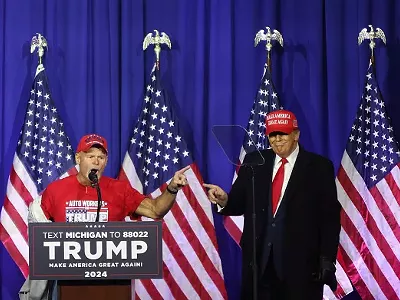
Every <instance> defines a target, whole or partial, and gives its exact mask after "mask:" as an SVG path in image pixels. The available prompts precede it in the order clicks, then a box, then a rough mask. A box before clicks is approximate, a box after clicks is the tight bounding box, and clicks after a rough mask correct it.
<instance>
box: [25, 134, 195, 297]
mask: <svg viewBox="0 0 400 300" xmlns="http://www.w3.org/2000/svg"><path fill="white" fill-rule="evenodd" d="M108 154H109V153H108V144H107V141H106V139H105V138H104V137H102V136H100V135H97V134H89V135H85V136H83V137H82V138H81V140H80V142H79V144H78V147H77V150H76V154H75V161H76V164H78V165H79V172H78V174H77V175H74V176H68V177H66V178H63V179H60V180H57V181H54V182H52V183H51V184H49V185H48V187H47V188H46V190H45V191H44V192H43V195H42V198H41V199H38V200H35V201H34V202H32V204H31V205H30V208H29V216H30V221H32V222H51V221H52V222H94V221H99V222H107V221H124V219H125V218H126V217H132V216H134V215H137V216H145V217H148V218H152V219H160V218H162V217H163V216H164V215H165V214H166V213H167V212H168V211H169V210H170V209H171V207H172V206H173V204H174V202H175V198H176V194H177V193H178V191H179V190H180V189H181V188H182V187H184V186H185V185H187V179H186V176H185V175H184V172H185V171H186V170H187V169H189V166H188V167H185V168H183V169H181V170H179V171H177V172H176V173H175V174H174V176H173V178H172V179H171V181H170V183H169V185H168V186H167V188H166V190H165V191H164V192H163V193H162V194H161V195H160V196H158V197H157V198H154V199H150V198H148V197H146V196H145V195H143V194H141V193H140V192H138V191H137V190H135V189H134V188H132V187H131V185H130V184H129V182H127V181H121V180H116V179H113V178H110V177H107V176H103V172H104V169H105V167H106V165H107V160H108ZM100 191H101V193H100ZM100 197H101V199H100ZM88 208H89V209H88ZM52 290H55V289H54V288H53V287H52V284H49V282H47V281H46V280H29V277H28V278H27V280H26V282H25V283H24V285H23V286H22V288H21V290H20V293H19V294H20V299H29V300H34V299H38V300H49V299H55V297H56V294H55V293H54V292H51V291H52Z"/></svg>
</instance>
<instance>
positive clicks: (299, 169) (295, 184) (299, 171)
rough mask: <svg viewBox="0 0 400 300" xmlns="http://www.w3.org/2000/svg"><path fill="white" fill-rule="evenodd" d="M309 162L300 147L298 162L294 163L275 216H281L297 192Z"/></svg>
mask: <svg viewBox="0 0 400 300" xmlns="http://www.w3.org/2000/svg"><path fill="white" fill-rule="evenodd" d="M308 163H309V159H308V155H307V153H306V152H305V151H304V150H303V149H302V148H301V147H300V151H299V154H298V156H297V159H296V162H295V164H294V167H293V170H292V174H291V175H290V178H289V182H288V185H287V186H286V190H285V194H284V195H283V198H282V202H281V204H280V206H279V208H278V211H277V213H276V215H275V218H277V217H279V215H280V213H279V212H281V213H282V210H281V209H280V208H283V206H286V205H287V204H288V202H289V201H290V199H291V198H292V197H293V195H295V194H296V191H297V189H298V188H299V187H301V185H302V182H303V180H304V179H305V176H304V174H305V171H306V169H307V165H308Z"/></svg>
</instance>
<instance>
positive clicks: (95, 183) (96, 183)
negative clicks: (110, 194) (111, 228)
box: [88, 169, 103, 222]
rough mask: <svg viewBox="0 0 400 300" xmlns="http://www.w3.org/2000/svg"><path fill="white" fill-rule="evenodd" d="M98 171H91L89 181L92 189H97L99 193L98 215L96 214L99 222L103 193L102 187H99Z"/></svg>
mask: <svg viewBox="0 0 400 300" xmlns="http://www.w3.org/2000/svg"><path fill="white" fill-rule="evenodd" d="M96 173H97V170H96V169H91V170H90V172H89V176H88V177H89V180H90V182H91V183H92V187H94V188H96V191H97V213H96V221H95V222H98V221H99V217H100V209H101V203H102V202H103V201H102V199H101V192H100V187H99V178H98V177H97V174H96Z"/></svg>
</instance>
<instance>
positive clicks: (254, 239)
mask: <svg viewBox="0 0 400 300" xmlns="http://www.w3.org/2000/svg"><path fill="white" fill-rule="evenodd" d="M248 167H249V168H250V169H251V194H252V216H251V217H252V243H253V253H252V256H253V257H252V259H253V264H252V267H253V300H257V296H258V295H257V285H258V266H257V249H256V246H257V243H256V215H257V214H256V199H255V184H254V182H255V180H254V177H255V176H254V175H255V173H254V168H253V166H251V165H248Z"/></svg>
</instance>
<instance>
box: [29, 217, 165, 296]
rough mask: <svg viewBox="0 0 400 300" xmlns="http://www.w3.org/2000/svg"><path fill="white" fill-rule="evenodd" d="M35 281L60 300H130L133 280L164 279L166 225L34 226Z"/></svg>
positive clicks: (31, 242) (31, 262)
mask: <svg viewBox="0 0 400 300" xmlns="http://www.w3.org/2000/svg"><path fill="white" fill-rule="evenodd" d="M29 271H30V274H29V276H30V279H31V280H49V282H54V281H57V296H58V300H83V299H85V300H87V299H96V300H103V299H104V300H106V299H107V300H109V299H118V300H125V299H126V300H131V299H132V298H131V296H132V295H131V293H132V287H131V280H132V279H150V278H162V223H161V221H154V222H153V221H149V222H144V221H142V222H107V223H30V224H29Z"/></svg>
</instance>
